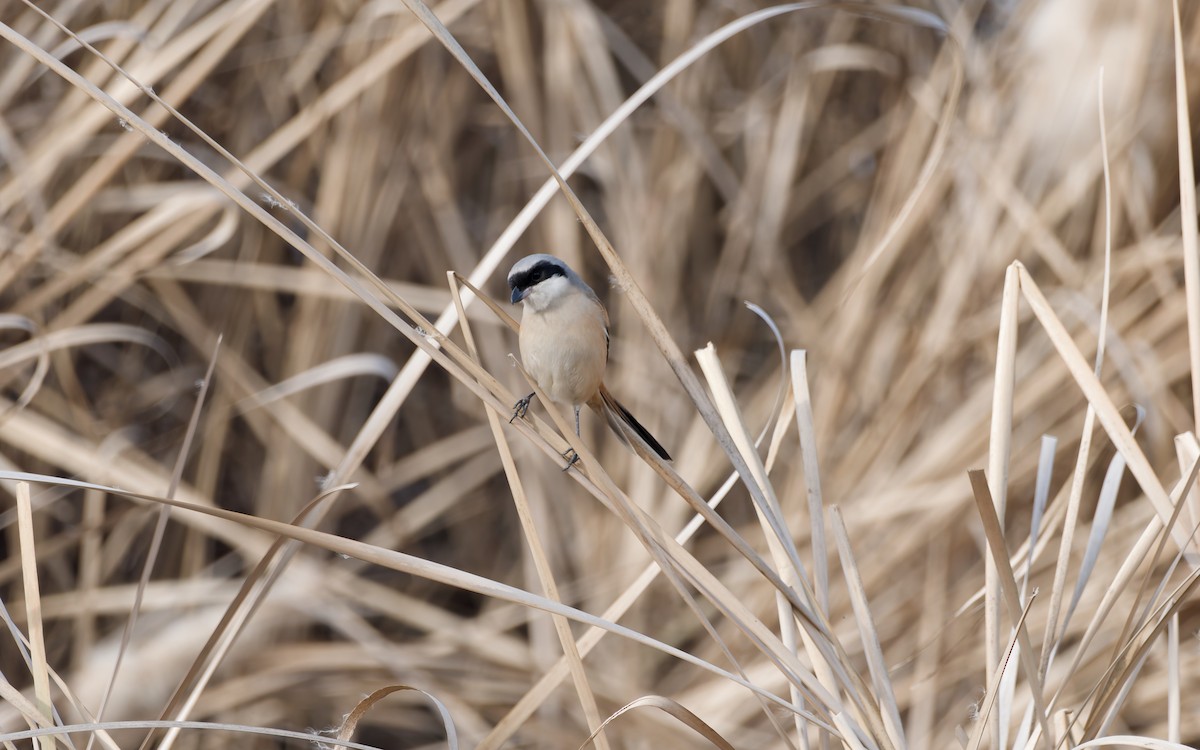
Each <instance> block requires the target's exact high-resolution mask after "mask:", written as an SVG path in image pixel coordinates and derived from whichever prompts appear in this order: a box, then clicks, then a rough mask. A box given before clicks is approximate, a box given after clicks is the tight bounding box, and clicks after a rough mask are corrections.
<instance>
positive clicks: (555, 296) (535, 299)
mask: <svg viewBox="0 0 1200 750" xmlns="http://www.w3.org/2000/svg"><path fill="white" fill-rule="evenodd" d="M572 291H574V290H573V289H572V288H571V282H570V281H568V280H567V278H566V277H565V276H551V277H550V278H548V279H546V280H544V281H540V282H538V283H537V284H536V285H535V286H534V287H533V288H532V289H530V290H529V295H528V296H527V297H525V300H524V301H525V307H526V308H527V309H528V310H530V311H532V312H541V311H543V310H545V309H546V308H548V307H551V306H552V305H554V304H556V303H558V302H559V301H560V300H562V299H563V298H564V297H566V296H567V295H568V294H570V293H571V292H572Z"/></svg>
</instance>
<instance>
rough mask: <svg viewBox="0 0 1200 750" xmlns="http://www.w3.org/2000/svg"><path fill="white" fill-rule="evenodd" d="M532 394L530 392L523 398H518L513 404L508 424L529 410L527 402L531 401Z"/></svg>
mask: <svg viewBox="0 0 1200 750" xmlns="http://www.w3.org/2000/svg"><path fill="white" fill-rule="evenodd" d="M533 396H534V394H532V393H531V394H529V395H528V396H526V397H525V398H523V399H519V400H518V401H517V403H515V404H513V413H512V416H511V417H509V418H508V423H509V424H512V423H513V420H514V419H516V418H518V417H524V416H525V414H526V413H527V412H528V411H529V404H530V403H532V402H533Z"/></svg>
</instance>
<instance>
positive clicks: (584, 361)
mask: <svg viewBox="0 0 1200 750" xmlns="http://www.w3.org/2000/svg"><path fill="white" fill-rule="evenodd" d="M508 286H509V288H510V289H511V290H512V303H513V304H514V305H515V304H517V303H518V302H519V303H521V304H522V305H523V308H524V311H523V313H522V314H521V361H522V362H523V363H524V365H525V369H526V370H527V371H528V372H529V374H530V376H532V377H533V379H534V380H536V381H537V384H538V387H539V388H541V389H542V390H543V391H544V392H545V393H546V395H547V396H549V397H550V398H551V399H553V400H554V401H556V402H558V403H560V404H569V405H570V406H571V407H572V408H574V409H575V434H576V435H578V434H579V409H580V407H581V406H583V405H584V404H587V405H588V406H590V407H592V409H593V410H595V411H596V413H598V414H602V415H604V417H605V418H606V419H607V420H608V424H609V426H610V427H611V428H612V430H613V432H615V433H617V436H618V437H620V438H621V441H622V442H626V440H625V436H624V434H622V432H621V428H620V425H619V422H624V423H625V424H626V425H628V426H629V427H630V428H632V429H633V431H634V432H635V433H637V435H638V436H639V437H640V438H641V439H642V440H644V441H646V444H647V445H648V446H650V448H651V450H653V451H654V452H655V453H657V454H658V455H659V456H661V457H662V459H663V460H664V461H670V460H671V457H670V456H669V455H667V452H666V450H664V449H663V447H662V446H661V445H659V443H658V441H657V440H655V439H654V436H653V435H651V434H650V432H649V431H648V430H647V429H646V428H645V427H642V425H641V424H639V423H638V421H637V420H636V419H634V418H633V415H632V414H630V413H629V410H628V409H626V408H625V407H624V406H621V404H620V403H619V402H618V401H617V400H616V399H615V398H613V397H612V394H610V393H609V392H608V389H607V388H605V387H604V368H605V366H606V365H607V364H608V311H606V310H605V309H604V305H602V304H601V303H600V299H599V298H598V297H597V296H596V293H595V292H593V291H592V288H591V287H589V286H588V285H587V284H585V283H584V281H583V279H581V278H579V274H577V273H575V272H574V271H573V270H571V267H570V266H568V265H567V264H566V263H564V262H562V261H561V260H559V259H558V258H555V257H554V256H553V255H546V254H544V253H543V254H538V255H530V256H528V257H525V258H522V259H521V260H519V261H517V263H516V265H514V266H513V267H512V270H511V271H509V272H508ZM533 396H534V394H532V393H531V394H529V395H528V396H526V397H525V398H523V399H521V400H520V401H518V402H517V404H516V406H515V407H514V409H513V419H516V418H517V417H521V416H524V415H525V412H526V411H527V410H528V409H529V402H530V400H531V399H532V398H533ZM510 421H511V420H510ZM574 460H575V459H572V462H574Z"/></svg>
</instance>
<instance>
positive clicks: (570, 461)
mask: <svg viewBox="0 0 1200 750" xmlns="http://www.w3.org/2000/svg"><path fill="white" fill-rule="evenodd" d="M562 457H563V458H565V459H567V465H566V466H564V467H563V471H566V470H567V469H570V468H571V467H572V466H574V465H575V464H576V463H578V462H579V454H578V453H576V452H575V449H574V448H567V449H566V450H565V451H564V452H563V453H562Z"/></svg>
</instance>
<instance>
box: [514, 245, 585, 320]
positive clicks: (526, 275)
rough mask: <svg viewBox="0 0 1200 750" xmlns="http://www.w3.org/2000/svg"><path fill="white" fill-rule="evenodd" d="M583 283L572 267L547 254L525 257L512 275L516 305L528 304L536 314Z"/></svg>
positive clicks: (518, 263) (515, 267)
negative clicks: (519, 303) (520, 303)
mask: <svg viewBox="0 0 1200 750" xmlns="http://www.w3.org/2000/svg"><path fill="white" fill-rule="evenodd" d="M582 284H583V282H582V281H580V280H579V277H578V276H576V275H575V272H574V271H572V270H571V267H570V266H568V265H567V264H566V263H563V262H562V261H561V260H559V259H558V258H555V257H554V256H553V255H546V254H545V253H539V254H538V255H529V256H526V257H524V258H522V259H521V260H519V261H517V262H516V264H515V265H514V266H513V267H512V270H511V271H509V272H508V288H509V289H511V290H512V297H511V301H512V303H513V304H514V305H515V304H517V303H518V302H524V303H525V306H526V307H528V308H530V309H532V310H533V311H535V312H536V311H539V310H544V309H546V308H547V307H549V306H550V305H552V304H554V303H555V302H556V301H557V300H559V299H561V298H562V297H563V296H564V295H566V294H569V293H570V292H571V291H572V289H573V287H576V286H581V285H582Z"/></svg>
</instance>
